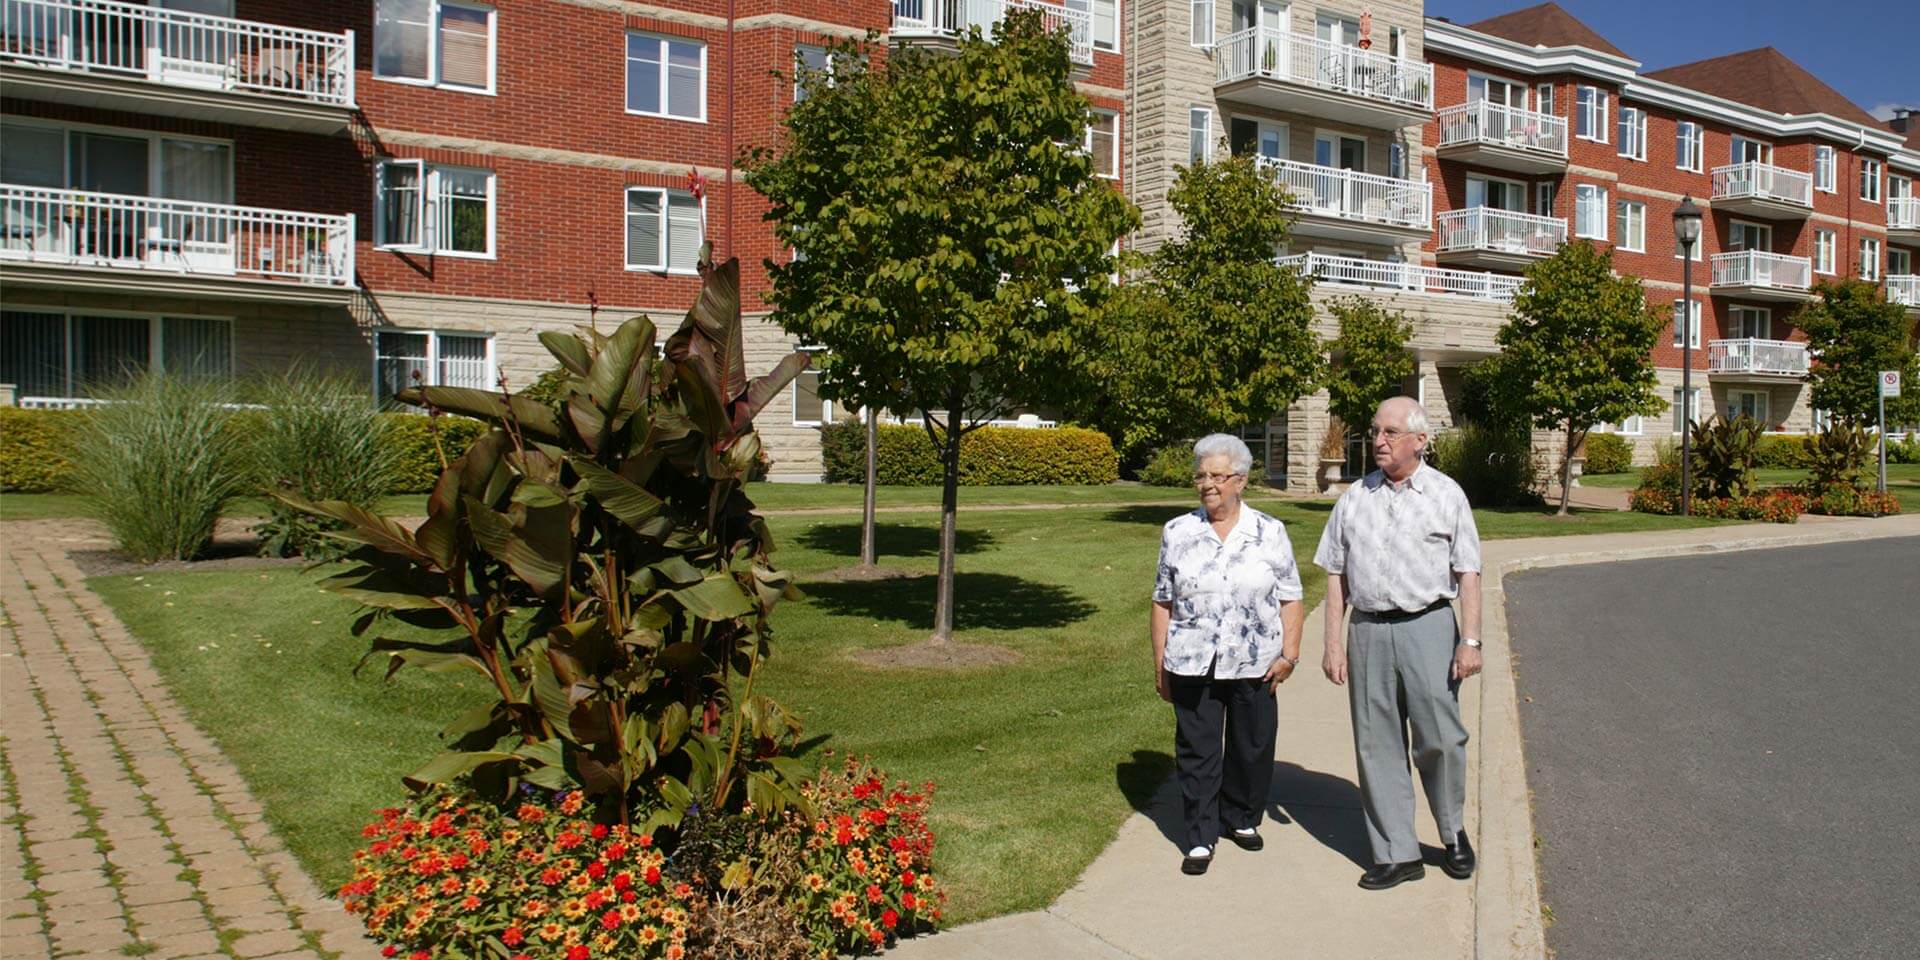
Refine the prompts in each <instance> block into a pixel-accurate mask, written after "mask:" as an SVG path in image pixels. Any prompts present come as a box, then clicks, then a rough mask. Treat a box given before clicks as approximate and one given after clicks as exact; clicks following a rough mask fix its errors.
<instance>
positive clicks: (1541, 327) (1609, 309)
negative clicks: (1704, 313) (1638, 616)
mask: <svg viewBox="0 0 1920 960" xmlns="http://www.w3.org/2000/svg"><path fill="white" fill-rule="evenodd" d="M1668 319H1669V317H1668V311H1667V310H1666V308H1662V307H1654V306H1651V305H1649V304H1648V303H1647V297H1646V292H1645V291H1644V290H1643V289H1642V288H1641V286H1640V280H1639V278H1637V277H1623V276H1618V275H1616V274H1614V272H1613V270H1612V263H1611V258H1610V257H1609V255H1608V254H1606V253H1603V252H1602V251H1600V250H1599V249H1598V248H1596V247H1594V245H1593V244H1591V243H1587V242H1585V241H1576V242H1573V243H1567V244H1562V245H1561V247H1560V250H1559V252H1558V253H1556V254H1554V255H1553V257H1552V258H1551V259H1548V260H1545V261H1542V262H1540V263H1537V264H1534V265H1533V266H1532V267H1530V268H1528V270H1527V277H1526V281H1525V282H1523V283H1522V284H1521V285H1520V289H1519V291H1518V292H1517V293H1515V294H1514V298H1513V316H1512V317H1511V318H1510V319H1508V321H1507V323H1506V325H1505V326H1503V327H1501V328H1500V332H1499V334H1497V335H1496V337H1495V339H1496V340H1497V342H1498V343H1499V344H1500V349H1501V357H1500V362H1499V364H1498V365H1497V369H1498V370H1499V372H1500V373H1501V374H1502V375H1503V376H1504V377H1505V378H1506V380H1507V383H1508V386H1509V389H1507V390H1504V391H1501V392H1502V393H1503V394H1504V395H1505V396H1506V397H1508V398H1510V399H1511V400H1512V401H1513V402H1515V403H1518V404H1519V406H1520V409H1524V410H1525V411H1526V412H1527V414H1528V415H1529V416H1530V417H1531V418H1532V420H1533V423H1534V425H1536V426H1538V427H1540V428H1542V429H1546V430H1564V431H1566V434H1567V447H1566V453H1565V456H1564V457H1563V458H1562V460H1561V463H1560V514H1561V515H1562V516H1565V515H1566V513H1567V501H1568V499H1569V498H1570V497H1571V495H1572V488H1573V463H1572V461H1573V452H1574V451H1575V450H1577V449H1579V447H1580V442H1581V441H1582V440H1585V439H1586V436H1587V431H1589V430H1591V429H1593V426H1594V425H1595V424H1598V423H1609V422H1613V423H1617V422H1619V421H1621V420H1624V419H1626V418H1627V417H1630V416H1634V415H1635V414H1654V413H1658V412H1660V411H1661V410H1662V409H1664V408H1665V406H1666V402H1665V401H1663V400H1661V399H1660V396H1659V392H1658V388H1659V384H1660V382H1659V379H1658V378H1657V377H1656V376H1655V374H1654V369H1653V362H1652V359H1651V357H1650V353H1651V351H1652V350H1653V346H1654V344H1655V343H1657V342H1658V341H1659V338H1660V333H1661V331H1662V330H1664V329H1665V328H1666V325H1667V322H1668ZM1522 385H1524V387H1522Z"/></svg>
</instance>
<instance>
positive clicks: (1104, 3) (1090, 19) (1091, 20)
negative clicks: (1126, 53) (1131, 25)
mask: <svg viewBox="0 0 1920 960" xmlns="http://www.w3.org/2000/svg"><path fill="white" fill-rule="evenodd" d="M1065 3H1066V6H1067V8H1068V9H1071V10H1085V11H1086V12H1087V36H1088V38H1089V39H1090V40H1091V41H1092V42H1093V48H1094V49H1095V50H1103V51H1106V52H1108V53H1119V52H1120V24H1121V20H1120V0H1065ZM1101 7H1112V8H1113V39H1112V40H1111V41H1108V42H1102V41H1101V39H1100V26H1099V25H1100V8H1101Z"/></svg>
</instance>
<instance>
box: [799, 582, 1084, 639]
mask: <svg viewBox="0 0 1920 960" xmlns="http://www.w3.org/2000/svg"><path fill="white" fill-rule="evenodd" d="M938 579H939V578H937V577H935V576H933V575H931V574H928V575H926V576H918V577H905V578H902V579H898V580H876V581H869V582H865V583H831V582H824V581H814V582H809V583H804V584H802V585H801V589H802V590H805V591H806V594H807V600H806V602H807V603H809V604H813V605H815V606H818V607H820V608H821V609H822V610H824V611H826V612H827V613H830V614H834V615H836V616H848V617H862V618H864V619H867V620H878V621H890V622H893V623H898V624H903V625H905V626H908V627H912V628H915V629H919V630H931V629H933V600H934V591H935V589H936V587H937V585H938ZM953 592H954V602H955V603H956V604H957V606H955V608H954V611H953V623H954V628H955V629H957V630H976V629H977V630H1021V629H1032V628H1036V627H1061V626H1066V625H1067V624H1070V623H1078V622H1079V621H1081V620H1085V619H1087V618H1088V617H1090V616H1093V614H1094V611H1095V610H1097V609H1098V608H1097V607H1095V606H1094V605H1093V604H1092V603H1090V602H1089V601H1087V600H1086V599H1085V598H1083V597H1081V596H1079V595H1077V594H1074V593H1071V592H1069V591H1067V590H1065V589H1063V588H1061V587H1057V586H1054V585H1053V584H1050V583H1035V582H1033V581H1031V580H1023V579H1021V578H1019V577H1013V576H1008V575H1006V574H1004V573H956V574H954V584H953Z"/></svg>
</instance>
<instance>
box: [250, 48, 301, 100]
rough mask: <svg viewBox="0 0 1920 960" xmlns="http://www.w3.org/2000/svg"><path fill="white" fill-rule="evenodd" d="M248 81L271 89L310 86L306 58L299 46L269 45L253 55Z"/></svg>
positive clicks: (298, 88)
mask: <svg viewBox="0 0 1920 960" xmlns="http://www.w3.org/2000/svg"><path fill="white" fill-rule="evenodd" d="M248 66H249V69H248V70H247V74H246V76H247V82H248V83H249V84H251V85H253V86H258V87H266V88H268V89H270V90H304V89H307V87H308V86H310V83H309V82H308V78H307V76H306V58H305V57H303V56H301V52H300V48H298V47H267V48H266V49H264V50H261V51H260V52H259V53H257V54H255V55H254V56H253V62H252V63H251V64H249V65H248Z"/></svg>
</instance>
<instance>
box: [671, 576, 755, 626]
mask: <svg viewBox="0 0 1920 960" xmlns="http://www.w3.org/2000/svg"><path fill="white" fill-rule="evenodd" d="M669 596H672V597H673V599H675V600H677V601H679V602H680V605H681V606H683V607H685V608H686V610H687V612H688V613H691V614H693V615H694V616H696V617H699V618H700V619H702V620H731V619H733V618H734V617H741V616H745V615H747V614H748V613H751V612H753V609H754V602H753V598H752V597H749V596H748V595H747V593H746V591H744V590H742V589H740V581H738V580H735V579H734V578H733V576H732V575H731V574H725V573H721V574H715V575H713V576H711V577H708V578H707V579H705V580H702V581H701V582H699V583H697V584H695V585H693V586H691V587H684V588H681V589H679V590H674V591H670V593H669Z"/></svg>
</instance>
